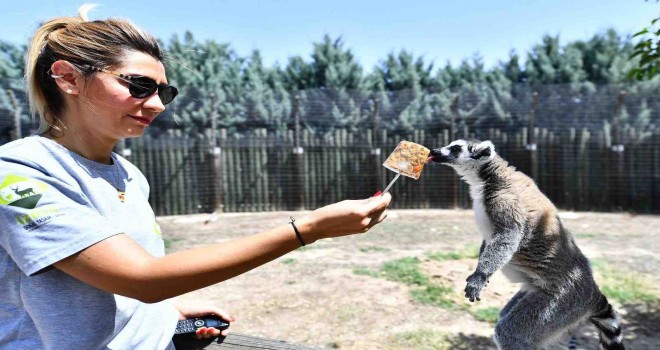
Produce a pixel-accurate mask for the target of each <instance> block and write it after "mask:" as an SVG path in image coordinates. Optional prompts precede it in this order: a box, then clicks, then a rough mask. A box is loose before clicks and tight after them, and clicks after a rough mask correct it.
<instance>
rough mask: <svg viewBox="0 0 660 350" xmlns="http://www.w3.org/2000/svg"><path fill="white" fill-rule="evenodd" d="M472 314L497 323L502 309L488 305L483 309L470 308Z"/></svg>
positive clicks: (480, 319)
mask: <svg viewBox="0 0 660 350" xmlns="http://www.w3.org/2000/svg"><path fill="white" fill-rule="evenodd" d="M468 310H469V311H470V314H471V315H472V316H473V317H474V318H475V319H477V320H479V321H484V322H488V323H491V324H495V323H497V319H498V318H499V316H500V309H499V308H496V307H486V308H481V309H468Z"/></svg>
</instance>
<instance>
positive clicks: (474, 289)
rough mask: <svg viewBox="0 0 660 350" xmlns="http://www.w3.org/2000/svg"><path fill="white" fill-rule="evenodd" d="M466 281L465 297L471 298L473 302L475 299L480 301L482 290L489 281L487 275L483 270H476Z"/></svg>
mask: <svg viewBox="0 0 660 350" xmlns="http://www.w3.org/2000/svg"><path fill="white" fill-rule="evenodd" d="M465 281H467V285H466V286H465V297H466V298H468V299H470V301H471V302H474V300H475V299H476V300H477V301H480V300H481V298H480V295H481V290H482V289H483V288H484V287H485V286H486V283H488V278H487V277H486V275H485V274H483V273H481V272H475V273H473V274H471V275H470V276H469V277H468V278H467V279H466V280H465Z"/></svg>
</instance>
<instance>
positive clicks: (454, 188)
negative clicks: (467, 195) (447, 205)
mask: <svg viewBox="0 0 660 350" xmlns="http://www.w3.org/2000/svg"><path fill="white" fill-rule="evenodd" d="M460 96H461V95H458V94H457V95H456V96H455V97H454V99H453V100H452V101H451V105H450V107H449V108H450V110H451V117H450V121H449V142H453V141H454V140H455V139H456V138H455V137H456V133H455V131H454V128H455V124H456V118H457V117H458V100H459V98H460ZM459 185H460V184H459V182H458V178H457V177H456V176H452V177H451V192H452V207H453V208H454V209H456V208H458V186H459Z"/></svg>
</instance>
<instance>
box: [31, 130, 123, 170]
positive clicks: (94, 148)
mask: <svg viewBox="0 0 660 350" xmlns="http://www.w3.org/2000/svg"><path fill="white" fill-rule="evenodd" d="M51 131H52V130H51ZM51 131H49V132H46V133H44V134H43V135H42V136H44V137H46V138H49V139H51V140H53V141H55V142H57V143H58V144H60V145H61V146H62V147H64V148H66V149H68V150H69V151H71V152H73V153H76V154H77V155H79V156H81V157H85V158H87V159H89V160H93V161H95V162H98V163H102V164H112V150H113V148H114V146H115V142H103V140H99V139H95V138H92V137H90V135H87V134H83V133H76V132H72V130H66V131H65V132H64V133H61V132H57V133H53V132H51Z"/></svg>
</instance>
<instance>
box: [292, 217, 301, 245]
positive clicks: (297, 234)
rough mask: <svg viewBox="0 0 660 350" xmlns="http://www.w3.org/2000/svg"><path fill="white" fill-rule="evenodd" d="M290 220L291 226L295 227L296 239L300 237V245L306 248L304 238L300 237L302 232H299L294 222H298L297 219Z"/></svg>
mask: <svg viewBox="0 0 660 350" xmlns="http://www.w3.org/2000/svg"><path fill="white" fill-rule="evenodd" d="M289 218H290V219H291V221H289V223H290V224H291V226H293V231H294V232H295V233H296V237H298V240H299V241H300V244H301V245H302V246H303V247H304V246H305V241H303V239H302V236H301V235H300V232H298V228H297V227H296V224H294V222H296V219H294V218H293V216H289Z"/></svg>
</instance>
